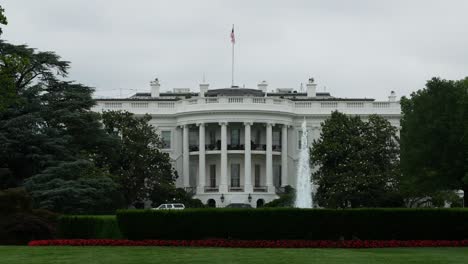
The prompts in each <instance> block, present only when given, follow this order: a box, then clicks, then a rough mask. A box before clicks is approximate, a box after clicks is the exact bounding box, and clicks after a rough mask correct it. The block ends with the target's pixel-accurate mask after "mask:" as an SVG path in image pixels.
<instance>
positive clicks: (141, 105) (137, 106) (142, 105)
mask: <svg viewBox="0 0 468 264" xmlns="http://www.w3.org/2000/svg"><path fill="white" fill-rule="evenodd" d="M131 106H132V107H133V108H148V103H142V102H135V103H131Z"/></svg>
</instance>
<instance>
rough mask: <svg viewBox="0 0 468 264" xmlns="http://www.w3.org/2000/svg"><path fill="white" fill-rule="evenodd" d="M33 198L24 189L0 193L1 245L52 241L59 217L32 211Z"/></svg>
mask: <svg viewBox="0 0 468 264" xmlns="http://www.w3.org/2000/svg"><path fill="white" fill-rule="evenodd" d="M31 204H32V202H31V198H30V196H29V195H28V193H27V192H26V191H25V190H24V189H22V188H12V189H6V190H2V191H0V244H14V245H21V244H27V243H28V242H29V241H30V240H35V239H51V238H54V235H55V229H56V228H55V227H56V222H57V217H58V215H57V214H55V213H52V212H50V211H47V210H32V209H31Z"/></svg>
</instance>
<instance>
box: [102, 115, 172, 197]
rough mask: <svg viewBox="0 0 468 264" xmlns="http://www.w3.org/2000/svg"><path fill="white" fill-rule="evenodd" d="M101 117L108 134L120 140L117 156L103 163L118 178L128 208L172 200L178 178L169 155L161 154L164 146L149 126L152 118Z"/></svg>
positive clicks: (128, 116) (146, 116)
mask: <svg viewBox="0 0 468 264" xmlns="http://www.w3.org/2000/svg"><path fill="white" fill-rule="evenodd" d="M102 117H103V123H104V125H105V129H106V131H107V133H109V134H111V135H115V136H116V137H118V138H119V139H120V144H119V145H118V146H119V148H118V150H117V151H116V153H115V155H114V156H112V157H111V158H109V157H106V158H105V159H104V160H103V161H102V162H103V163H104V164H106V165H107V166H108V167H109V170H110V172H111V173H112V174H113V175H115V176H116V180H117V182H118V183H119V184H120V186H121V187H122V193H123V194H124V197H125V201H126V202H127V204H128V205H131V204H132V203H134V202H136V201H143V200H147V199H152V200H153V202H164V201H165V200H167V199H169V197H171V196H173V195H174V192H175V187H174V182H175V180H176V178H177V174H176V171H175V170H174V168H173V167H172V163H171V160H170V157H169V154H167V153H164V152H162V151H161V150H160V148H161V146H162V142H161V140H160V138H159V136H158V134H157V133H156V131H155V129H154V127H153V126H152V125H150V124H149V121H150V120H151V116H150V115H144V116H142V117H136V116H135V115H133V114H132V113H129V112H125V111H108V112H104V113H103V115H102Z"/></svg>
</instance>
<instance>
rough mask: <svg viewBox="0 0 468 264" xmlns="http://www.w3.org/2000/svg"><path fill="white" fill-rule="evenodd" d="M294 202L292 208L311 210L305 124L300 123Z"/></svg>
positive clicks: (308, 158)
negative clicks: (300, 131)
mask: <svg viewBox="0 0 468 264" xmlns="http://www.w3.org/2000/svg"><path fill="white" fill-rule="evenodd" d="M296 178H297V179H296V180H297V183H296V201H295V202H294V207H297V208H312V207H313V201H312V184H311V175H310V156H309V144H308V141H307V123H306V120H305V119H304V122H302V138H301V151H300V153H299V164H298V166H297V176H296Z"/></svg>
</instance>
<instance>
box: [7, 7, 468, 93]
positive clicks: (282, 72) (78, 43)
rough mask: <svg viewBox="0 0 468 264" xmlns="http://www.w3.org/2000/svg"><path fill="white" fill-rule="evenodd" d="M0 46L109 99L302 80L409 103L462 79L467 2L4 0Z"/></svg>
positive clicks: (467, 64)
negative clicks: (427, 87)
mask: <svg viewBox="0 0 468 264" xmlns="http://www.w3.org/2000/svg"><path fill="white" fill-rule="evenodd" d="M2 5H3V6H4V8H5V9H6V15H7V17H8V19H9V22H10V23H9V25H8V26H7V27H6V28H5V30H4V31H5V33H4V35H2V37H3V38H5V39H7V40H8V41H10V42H13V43H18V44H19V43H27V44H29V45H30V46H31V47H35V48H38V49H40V50H53V51H56V52H57V53H58V54H59V55H61V56H62V57H63V58H64V59H66V60H70V61H71V62H72V69H71V73H70V79H73V80H76V81H78V82H81V83H84V84H87V85H90V86H94V87H96V88H97V94H99V95H108V96H116V95H119V93H120V91H119V89H120V88H122V89H123V90H122V93H123V94H129V93H131V92H134V90H135V89H138V90H140V91H145V90H148V89H149V87H148V83H149V80H151V79H153V78H154V77H159V78H160V80H161V82H162V85H163V89H170V88H173V87H190V88H193V89H197V87H198V83H199V82H200V81H201V80H202V76H203V74H205V76H206V79H207V81H208V82H209V83H210V84H211V87H226V86H229V85H230V80H231V76H230V73H231V46H230V42H229V33H230V30H231V25H232V24H236V39H237V43H236V46H235V49H236V69H235V70H236V83H237V84H238V85H241V86H242V85H244V84H245V85H246V86H247V87H255V86H256V84H257V83H258V82H259V81H261V80H267V81H268V82H269V83H270V84H271V87H294V88H298V87H299V86H300V83H301V82H305V81H306V80H307V78H308V77H309V76H314V77H315V79H316V80H317V81H318V83H319V90H323V89H325V86H326V90H327V91H329V92H331V93H332V94H333V95H335V96H340V97H371V98H377V99H381V100H383V99H385V98H386V96H387V95H388V93H389V91H390V90H395V91H397V93H398V94H399V95H408V94H409V93H411V92H412V91H414V90H416V89H419V88H422V87H423V86H424V83H425V81H426V80H427V79H429V78H431V77H432V76H440V77H443V78H449V79H459V78H463V77H465V76H466V75H467V71H466V69H468V49H466V47H467V46H468V34H466V33H467V29H468V17H467V16H466V15H465V12H466V10H468V2H467V1H463V0H461V1H456V0H448V1H427V0H426V1H424V0H417V1H403V0H399V1H372V0H357V1H344V0H343V1H325V0H323V1H305V0H304V1H266V0H264V1H246V0H244V1H216V0H210V1H189V0H186V1H179V0H176V1H150V0H139V1H124V0H114V1H111V0H107V1H105V0H95V1H93V0H41V1H36V0H29V1H28V0H4V1H2Z"/></svg>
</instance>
